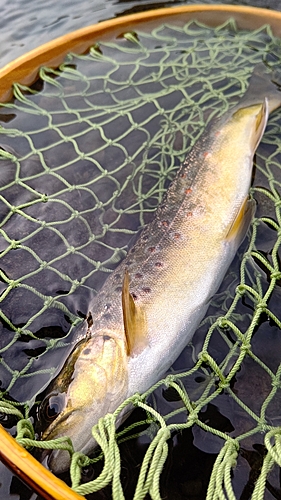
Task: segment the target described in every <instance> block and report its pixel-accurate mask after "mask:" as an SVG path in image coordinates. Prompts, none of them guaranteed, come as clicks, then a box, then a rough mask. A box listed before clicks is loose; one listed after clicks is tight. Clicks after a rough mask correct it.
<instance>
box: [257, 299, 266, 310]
mask: <svg viewBox="0 0 281 500" xmlns="http://www.w3.org/2000/svg"><path fill="white" fill-rule="evenodd" d="M266 309H267V303H266V302H265V301H264V300H261V301H260V302H259V303H258V304H257V305H256V310H257V311H259V310H261V311H262V312H263V311H265V310H266Z"/></svg>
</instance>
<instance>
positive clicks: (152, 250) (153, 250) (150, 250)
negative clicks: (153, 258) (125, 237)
mask: <svg viewBox="0 0 281 500" xmlns="http://www.w3.org/2000/svg"><path fill="white" fill-rule="evenodd" d="M155 250H156V247H149V248H148V251H149V252H150V253H153V252H155Z"/></svg>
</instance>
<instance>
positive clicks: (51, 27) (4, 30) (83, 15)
mask: <svg viewBox="0 0 281 500" xmlns="http://www.w3.org/2000/svg"><path fill="white" fill-rule="evenodd" d="M36 3H37V2H33V3H30V4H23V2H21V3H20V2H18V3H13V4H12V5H8V3H7V5H6V6H3V11H2V16H1V22H0V27H1V31H0V34H1V35H0V37H1V39H3V40H2V43H1V44H0V47H1V52H0V57H1V62H2V64H6V63H7V62H9V61H11V60H12V59H14V58H15V57H17V56H19V55H21V54H24V53H25V52H26V51H27V50H30V49H31V48H33V47H35V46H38V45H40V44H42V43H45V42H46V41H48V40H51V39H53V38H55V37H57V36H61V35H62V34H64V33H67V32H70V31H73V30H75V29H78V28H80V27H83V26H86V25H89V24H92V23H95V22H98V21H100V20H104V19H107V18H110V17H113V16H115V15H121V14H126V13H131V12H133V10H135V11H141V10H147V9H148V8H155V3H154V4H152V3H145V4H142V5H139V2H138V5H136V4H134V2H119V3H116V4H111V3H110V2H108V3H107V4H106V5H103V6H102V8H101V7H99V6H98V5H97V2H92V3H91V4H90V5H89V2H82V3H78V4H76V5H74V4H71V5H69V4H68V3H67V2H65V4H64V3H62V2H60V3H59V4H58V3H57V2H48V4H46V7H42V3H41V2H40V3H39V2H38V11H37V9H36ZM206 3H212V2H206ZM228 3H229V2H228ZM233 3H235V2H233ZM238 3H239V4H240V5H241V4H245V5H246V4H248V3H247V2H243V3H242V2H237V4H238ZM278 3H279V2H278ZM178 4H180V3H178ZM58 5H59V8H58ZM158 5H159V6H160V7H162V6H168V5H175V3H172V2H171V3H170V4H169V2H167V3H165V4H160V3H159V4H158ZM254 5H255V6H260V7H271V8H272V7H274V8H276V9H277V8H278V5H277V2H259V4H257V2H254ZM279 9H280V10H281V6H280V5H279ZM11 26H12V29H11ZM265 251H267V252H269V251H270V248H266V249H265ZM66 328H67V325H66ZM275 333H276V332H275V331H272V332H271V337H272V339H271V338H269V345H270V349H269V351H270V353H272V356H273V355H274V346H276V344H274V343H273V341H274V337H275ZM256 343H257V352H259V351H262V347H260V346H259V339H258V338H257V339H256ZM29 347H30V348H32V349H40V347H41V345H39V344H38V345H37V344H36V345H32V346H29ZM275 348H276V347H275ZM29 354H30V350H29V353H27V355H29ZM33 355H34V353H33ZM186 357H187V359H190V356H189V352H188V351H187V353H186ZM271 360H272V359H271ZM264 361H265V362H266V363H267V364H268V363H269V361H268V360H267V359H264ZM185 366H186V365H185ZM177 368H178V369H182V368H183V367H182V366H179V365H178V366H177ZM252 368H253V367H251V366H250V367H249V370H251V369H252ZM253 370H254V373H253V374H252V380H255V376H256V380H257V381H259V380H260V375H259V374H256V372H255V369H254V368H253ZM238 379H239V380H240V381H243V384H240V383H239V380H238V383H237V385H236V390H237V391H240V392H239V394H240V397H241V398H242V399H243V395H244V394H243V387H244V385H245V384H244V382H245V379H247V375H246V374H245V372H244V371H242V372H241V374H239V377H238ZM201 382H202V381H201ZM264 384H265V386H266V385H267V381H266V380H265V382H264ZM199 385H200V384H199ZM256 386H257V387H258V382H257V383H256ZM266 390H268V387H266ZM245 394H246V396H247V394H248V393H245ZM226 400H227V398H223V397H222V398H221V402H220V405H221V406H220V407H219V409H218V408H214V407H209V408H208V411H207V410H206V411H205V413H206V414H205V416H204V419H203V420H204V421H208V422H209V423H210V422H211V423H212V424H213V425H214V426H215V425H217V426H218V428H219V429H220V430H223V431H224V432H233V425H232V424H234V423H235V425H236V426H237V427H238V424H237V420H235V422H234V420H233V414H232V413H233V408H231V407H229V406H227V401H226ZM250 403H251V405H253V408H254V409H255V410H256V411H258V409H257V407H256V406H255V405H256V404H257V402H256V401H255V400H253V401H250ZM172 404H173V403H172ZM174 404H176V403H174ZM162 405H163V401H162ZM203 413H204V412H203ZM222 415H223V416H224V418H222ZM273 415H274V411H273ZM242 424H243V422H242ZM242 424H241V420H240V421H239V425H240V426H242V427H240V428H243V425H242ZM238 429H239V427H238ZM193 439H194V440H195V441H194V442H195V445H196V446H195V448H194V454H193V455H192V456H191V457H190V456H189V458H187V457H185V456H184V450H186V447H187V443H190V445H191V442H192V441H193ZM173 440H174V443H173V444H174V449H173V451H172V454H171V456H170V458H169V461H168V462H167V465H166V469H165V474H164V476H165V477H164V479H163V485H162V487H163V491H164V492H165V494H166V495H167V497H168V498H173V499H181V498H204V494H205V490H206V487H207V484H204V479H203V481H202V480H201V476H202V469H201V465H200V464H202V463H203V464H204V468H205V469H206V470H209V471H210V470H211V467H212V465H213V462H214V460H215V456H216V453H217V452H218V451H219V446H220V444H217V443H216V442H214V441H213V442H211V440H209V441H208V440H206V439H204V436H202V435H200V433H199V432H198V430H197V434H196V433H195V435H192V433H191V432H190V431H187V432H186V433H185V435H184V436H182V435H180V436H175V437H174V438H173ZM251 444H252V443H250V444H249V448H250V447H251ZM255 445H256V452H253V451H251V452H249V449H246V450H245V452H244V457H242V458H240V465H241V467H240V474H242V476H243V474H244V476H245V475H246V473H245V467H246V468H247V463H249V464H251V463H252V462H253V461H254V458H256V456H254V453H256V455H258V459H257V464H258V465H257V467H259V466H260V463H261V461H260V457H261V456H262V453H263V450H260V449H259V448H258V446H259V443H255ZM145 446H146V443H136V448H135V452H134V454H133V457H132V456H131V451H130V450H131V448H129V447H128V450H125V455H126V453H127V455H126V456H127V459H126V460H127V463H126V462H125V465H124V467H125V468H126V467H127V468H128V472H127V474H125V476H127V479H126V480H127V483H128V484H127V489H128V492H130V491H131V488H132V484H131V483H133V480H131V467H132V464H131V463H130V461H132V462H133V465H134V466H135V467H137V466H138V464H139V462H140V461H141V457H142V453H143V448H145ZM124 447H125V448H126V446H124ZM138 453H139V457H140V458H139V457H138ZM203 458H204V460H203ZM131 459H132V460H131ZM181 460H182V462H181ZM243 460H244V462H243ZM180 463H183V464H184V465H182V466H181V465H180ZM242 465H243V467H244V468H243V467H242ZM187 467H189V474H188V475H187V476H186V469H187ZM241 470H243V471H244V472H241ZM89 474H90V472H89ZM0 476H1V479H2V486H1V489H0V499H1V498H3V500H4V499H6V498H8V495H9V493H10V494H11V499H12V498H20V499H21V500H24V499H25V498H26V499H29V498H30V495H31V494H30V492H29V490H28V488H25V487H22V486H21V485H20V482H19V480H18V479H17V478H15V477H14V478H12V477H11V475H10V474H9V473H7V472H6V470H5V469H4V468H3V467H2V466H1V468H0ZM183 477H184V479H183ZM176 478H178V479H177V480H176ZM87 479H89V477H88V478H87ZM243 479H244V481H245V477H244V478H243ZM249 482H250V483H251V481H249ZM252 482H253V481H252ZM9 484H10V485H9ZM251 487H252V483H251V484H250V486H249V488H251ZM19 491H21V494H20V495H19ZM240 493H241V495H242V494H243V495H244V498H247V491H246V490H244V492H240ZM1 495H2V496H1ZM93 498H98V496H96V495H93ZM101 498H103V494H101ZM128 498H130V493H128ZM241 498H243V496H241ZM270 498H274V496H273V497H270ZM275 498H277V497H275Z"/></svg>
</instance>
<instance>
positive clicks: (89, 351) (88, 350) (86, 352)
mask: <svg viewBox="0 0 281 500" xmlns="http://www.w3.org/2000/svg"><path fill="white" fill-rule="evenodd" d="M90 353H91V349H89V347H88V349H85V351H84V354H86V356H88V354H90Z"/></svg>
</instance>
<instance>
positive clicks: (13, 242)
mask: <svg viewBox="0 0 281 500" xmlns="http://www.w3.org/2000/svg"><path fill="white" fill-rule="evenodd" d="M10 246H11V249H12V250H15V249H16V248H19V246H20V243H19V242H18V241H17V240H11V243H10Z"/></svg>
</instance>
